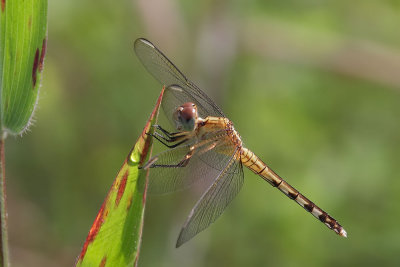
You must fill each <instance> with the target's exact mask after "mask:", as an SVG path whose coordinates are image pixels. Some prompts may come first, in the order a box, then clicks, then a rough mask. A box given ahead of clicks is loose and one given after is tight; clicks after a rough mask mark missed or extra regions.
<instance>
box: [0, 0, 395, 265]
mask: <svg viewBox="0 0 400 267" xmlns="http://www.w3.org/2000/svg"><path fill="white" fill-rule="evenodd" d="M48 12H49V26H48V29H49V33H48V35H49V38H48V54H47V57H46V60H45V69H44V75H43V76H44V79H43V81H42V88H41V92H40V99H39V107H38V109H37V112H36V116H35V118H36V123H35V124H34V126H33V127H31V129H30V131H29V132H28V133H27V134H24V136H23V138H19V137H18V138H13V137H11V138H8V140H7V144H6V159H7V179H8V180H7V183H8V205H9V224H10V244H11V252H12V255H11V256H12V262H14V264H13V265H14V266H71V265H73V263H74V262H75V258H76V257H77V256H78V254H79V252H80V249H81V246H82V245H83V243H84V240H85V238H86V236H87V233H88V231H89V228H90V226H91V224H92V223H93V220H94V218H95V216H96V214H97V212H98V210H99V208H100V206H101V204H102V202H103V200H104V197H105V196H106V194H107V192H108V190H109V188H110V186H111V184H112V182H113V179H114V177H115V175H116V174H117V171H118V170H119V168H120V166H121V164H122V162H123V160H124V158H125V156H126V155H127V153H128V152H129V150H130V148H131V146H132V145H133V144H134V142H135V141H136V139H137V137H138V136H139V134H140V132H141V130H142V129H143V127H144V124H145V122H146V120H147V118H148V116H149V114H150V112H151V110H152V109H153V106H154V104H155V101H156V98H157V96H158V94H159V92H160V89H161V86H160V85H159V84H158V83H157V82H156V81H155V80H154V79H153V78H152V77H151V76H150V75H149V74H147V73H146V71H145V70H144V68H143V67H142V66H141V65H140V63H139V61H138V59H137V58H136V57H135V55H134V52H133V42H134V40H135V39H136V38H138V37H146V38H148V39H149V40H151V41H152V42H154V43H155V44H156V45H157V46H158V47H159V48H160V49H161V50H162V51H164V52H165V54H166V55H167V56H168V57H169V58H170V59H171V60H172V61H173V62H174V63H176V64H177V65H178V66H179V67H180V69H181V70H182V71H183V72H184V73H185V74H186V75H188V76H189V77H190V78H191V80H193V81H194V82H195V83H196V84H197V85H199V86H200V87H201V88H202V89H203V90H204V91H205V92H207V93H208V94H209V95H210V96H211V97H212V98H213V99H214V100H215V101H216V102H217V103H218V104H219V106H220V107H221V108H222V109H223V110H224V111H225V113H226V114H227V115H228V116H229V117H230V118H231V119H232V120H233V121H234V123H235V126H236V129H237V130H238V131H239V132H240V133H241V136H242V138H243V140H244V142H245V144H246V146H248V147H249V148H251V149H252V150H253V151H254V152H255V153H257V154H258V155H259V156H260V157H261V158H262V159H263V160H264V161H265V162H267V163H268V164H269V165H270V166H271V168H273V169H274V170H275V171H276V172H277V173H279V174H280V175H281V176H282V177H284V178H285V179H286V180H287V181H288V182H289V183H290V184H292V185H293V186H295V187H296V188H298V189H299V190H300V191H301V192H302V193H304V195H306V196H307V197H309V198H310V199H311V200H313V201H314V202H316V204H318V205H319V206H320V207H321V208H323V209H325V210H326V211H328V212H329V213H330V214H331V215H332V216H333V217H335V218H336V219H337V220H339V222H340V223H341V224H342V225H343V226H344V227H345V229H346V230H347V232H348V235H349V237H348V239H344V238H341V237H339V236H337V235H335V234H334V233H333V232H332V231H330V230H328V229H327V228H326V227H325V226H324V225H322V224H321V223H320V222H318V221H317V220H315V219H314V218H313V217H312V216H311V215H309V214H307V213H306V212H305V211H304V210H303V209H301V208H300V207H299V206H298V205H296V204H295V203H294V202H292V201H290V200H288V199H287V198H286V197H285V196H284V195H283V194H281V193H280V192H278V191H277V190H276V189H274V188H272V187H270V186H269V185H268V184H267V183H266V182H264V181H262V180H261V179H260V178H258V177H257V176H255V175H254V174H252V173H251V172H249V171H247V170H246V171H245V176H246V181H245V185H244V187H243V189H242V191H241V193H240V194H239V195H238V197H237V198H236V199H235V200H234V201H233V203H232V204H231V205H230V206H229V208H228V209H227V210H226V212H225V213H224V214H223V215H222V217H221V218H220V219H219V220H217V222H216V223H215V224H213V225H212V226H211V227H210V228H209V229H207V230H206V231H204V232H203V233H201V234H199V235H198V236H197V237H195V238H194V239H193V240H191V241H190V242H188V243H187V244H185V245H184V246H183V247H181V248H179V249H175V242H176V239H177V236H178V233H179V229H180V227H181V226H182V224H183V222H184V221H185V219H186V216H187V215H188V213H189V211H190V209H191V207H192V206H193V205H194V203H195V199H194V198H193V197H191V192H190V191H189V192H186V193H178V194H172V195H167V196H157V197H152V198H149V200H148V203H147V207H146V215H145V217H146V218H145V228H144V235H143V246H142V250H141V256H140V260H139V266H377V265H380V266H396V265H397V266H399V265H400V256H399V252H400V227H399V220H400V205H399V202H400V193H399V192H400V190H399V189H400V179H399V178H400V177H399V173H400V166H399V165H400V164H399V158H400V124H399V118H400V31H399V29H400V2H399V1H394V0H392V1H373V0H365V1H345V0H341V1H313V0H308V1H277V0H275V1H263V0H251V1H238V0H237V1H184V0H180V1H164V0H151V1H146V0H140V1H118V2H115V1H103V0H100V1H88V0H84V1H60V0H53V1H49V10H48Z"/></svg>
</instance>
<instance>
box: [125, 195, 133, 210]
mask: <svg viewBox="0 0 400 267" xmlns="http://www.w3.org/2000/svg"><path fill="white" fill-rule="evenodd" d="M132 201H133V196H132V195H130V196H129V198H128V205H126V210H129V209H130V207H131V206H132Z"/></svg>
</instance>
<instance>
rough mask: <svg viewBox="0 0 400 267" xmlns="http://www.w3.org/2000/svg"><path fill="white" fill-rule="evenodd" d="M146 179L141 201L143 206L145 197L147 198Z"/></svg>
mask: <svg viewBox="0 0 400 267" xmlns="http://www.w3.org/2000/svg"><path fill="white" fill-rule="evenodd" d="M147 184H148V183H147V181H146V184H145V185H144V192H143V198H142V203H143V206H144V205H145V204H146V198H147V196H146V195H147Z"/></svg>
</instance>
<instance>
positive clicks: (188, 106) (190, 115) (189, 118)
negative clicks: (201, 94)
mask: <svg viewBox="0 0 400 267" xmlns="http://www.w3.org/2000/svg"><path fill="white" fill-rule="evenodd" d="M198 117H199V116H198V112H197V106H196V104H194V103H192V102H187V103H185V104H183V105H181V106H179V107H178V108H177V109H176V110H175V112H174V115H173V118H174V122H175V126H176V129H177V130H178V131H194V130H195V129H196V126H197V120H198Z"/></svg>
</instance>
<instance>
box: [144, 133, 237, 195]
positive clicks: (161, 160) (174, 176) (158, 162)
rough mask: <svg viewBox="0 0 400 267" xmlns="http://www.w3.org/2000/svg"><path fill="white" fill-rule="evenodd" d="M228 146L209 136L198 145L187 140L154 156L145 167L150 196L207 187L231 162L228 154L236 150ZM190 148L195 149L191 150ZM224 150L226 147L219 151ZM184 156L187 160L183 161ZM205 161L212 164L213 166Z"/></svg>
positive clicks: (226, 143)
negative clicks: (201, 185) (148, 170)
mask: <svg viewBox="0 0 400 267" xmlns="http://www.w3.org/2000/svg"><path fill="white" fill-rule="evenodd" d="M216 135H218V133H216ZM228 145H229V143H228V142H227V141H226V140H221V139H216V138H211V137H210V139H207V140H204V141H200V142H198V143H195V142H193V141H192V142H190V141H189V143H188V144H184V145H180V146H178V147H175V148H172V149H168V150H166V151H163V152H161V153H159V154H158V155H156V156H154V157H153V158H152V159H150V160H149V161H148V163H146V164H145V165H144V166H145V167H150V168H151V169H150V174H149V180H148V181H149V182H148V191H149V193H151V194H164V193H170V192H174V191H178V190H183V189H186V188H188V187H190V186H191V185H193V184H195V183H202V184H206V185H209V184H210V183H211V182H212V180H213V179H215V177H217V176H218V174H219V173H220V172H221V171H220V170H221V169H224V168H225V167H226V166H227V165H228V163H229V161H230V160H231V159H230V156H229V155H231V154H232V153H233V151H234V149H235V147H232V146H228ZM193 147H195V149H194V150H193ZM223 147H225V148H224V149H222V148H223ZM218 151H224V152H225V151H230V153H229V154H228V155H226V154H221V153H219V152H218ZM187 155H189V159H188V160H187V161H185V158H186V157H187ZM204 158H207V159H208V161H205V160H204ZM208 162H215V164H209V163H208Z"/></svg>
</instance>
